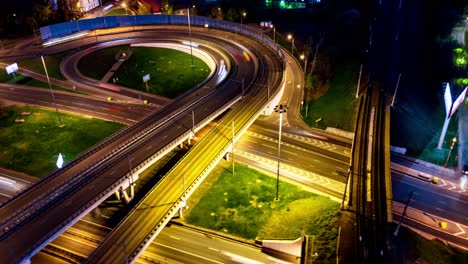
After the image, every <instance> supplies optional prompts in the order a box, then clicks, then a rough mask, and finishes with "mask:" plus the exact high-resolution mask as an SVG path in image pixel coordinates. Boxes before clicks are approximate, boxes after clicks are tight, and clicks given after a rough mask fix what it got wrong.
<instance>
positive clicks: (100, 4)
mask: <svg viewBox="0 0 468 264" xmlns="http://www.w3.org/2000/svg"><path fill="white" fill-rule="evenodd" d="M99 6H100V7H101V16H104V9H103V8H102V0H99Z"/></svg>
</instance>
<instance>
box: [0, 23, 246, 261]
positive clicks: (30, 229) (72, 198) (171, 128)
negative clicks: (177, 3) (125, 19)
mask: <svg viewBox="0 0 468 264" xmlns="http://www.w3.org/2000/svg"><path fill="white" fill-rule="evenodd" d="M148 34H150V33H148ZM152 34H154V32H152ZM193 35H194V38H195V37H196V34H195V33H194V34H193ZM204 38H208V37H207V36H204ZM212 41H213V42H218V43H223V40H221V39H213V40H212ZM223 45H227V46H228V48H227V49H234V50H236V49H241V48H240V47H239V46H236V45H234V44H233V43H232V42H225V41H224V43H223ZM241 50H242V49H241ZM238 53H242V51H238ZM238 63H239V64H242V62H238ZM252 67H253V65H252V64H250V63H245V64H244V65H243V67H239V68H238V69H237V71H236V72H235V74H234V75H232V76H231V77H232V78H234V79H236V74H237V75H242V76H245V77H244V78H245V83H246V86H247V87H248V85H249V84H250V82H251V81H252V77H251V76H252V75H248V74H247V73H255V70H254V69H253V68H252ZM237 79H240V78H239V77H237ZM223 85H224V86H225V87H231V89H228V90H226V89H220V90H216V91H214V92H210V91H213V90H212V88H201V89H199V90H198V92H197V94H192V95H186V96H185V97H182V98H179V100H178V101H177V102H172V104H170V106H167V107H166V108H164V109H163V110H161V111H159V112H157V114H155V116H153V117H152V118H154V120H161V119H162V118H163V116H167V114H169V113H171V112H172V111H174V109H177V108H174V107H181V106H182V105H185V104H187V103H188V102H193V101H194V98H198V97H202V98H206V96H208V95H207V94H209V93H213V95H214V96H215V97H212V98H211V100H208V101H209V102H210V104H207V103H199V104H203V106H200V105H196V104H192V107H194V108H195V109H196V111H195V118H196V120H195V121H196V122H199V121H200V119H201V118H202V117H203V116H207V115H208V114H211V113H213V112H214V109H216V108H217V107H219V104H223V103H224V102H226V100H228V98H232V96H234V95H238V94H239V93H240V90H241V85H240V84H239V83H235V84H232V83H229V82H225V83H224V84H223ZM212 87H214V86H212ZM210 96H211V94H210ZM203 100H207V99H203ZM184 111H188V113H185V112H184V113H182V116H179V118H180V119H179V120H176V119H174V120H171V121H172V122H175V125H167V124H166V125H164V126H162V127H160V128H158V129H156V130H154V131H153V132H151V133H149V134H148V132H149V131H148V132H146V135H145V136H143V138H146V139H145V140H147V141H146V142H142V143H141V145H146V146H145V148H142V147H141V145H139V146H138V147H135V148H134V149H133V150H130V149H128V150H125V148H122V147H121V146H120V147H119V145H120V144H122V143H123V142H125V141H126V140H127V139H129V138H132V137H133V136H134V135H135V133H131V134H128V135H127V136H125V137H123V138H121V139H120V140H123V141H120V143H119V140H114V141H113V142H112V144H111V145H108V146H107V147H105V148H103V149H101V150H99V151H98V152H100V153H95V154H94V155H96V156H95V157H94V158H89V159H88V161H87V162H85V163H83V162H81V163H80V166H76V167H68V169H67V167H65V170H63V172H64V173H62V175H68V176H66V177H72V176H74V175H77V174H79V172H80V171H82V169H83V168H85V167H88V166H89V165H91V164H95V162H96V160H99V159H102V157H106V155H107V154H108V153H112V149H117V150H119V152H126V154H119V155H115V154H114V155H112V159H114V160H115V161H116V162H117V163H114V165H113V169H105V170H104V171H105V172H104V174H105V175H104V176H102V175H101V177H93V178H92V181H91V182H88V184H89V185H88V187H87V188H84V185H81V184H79V183H78V184H79V185H77V186H81V189H77V187H73V188H71V189H68V191H66V190H67V189H65V190H64V191H65V193H67V192H70V191H71V190H73V191H72V193H73V195H71V193H69V194H68V195H67V197H68V198H67V199H65V200H62V199H60V200H58V199H56V197H57V195H58V193H55V192H54V191H52V192H51V190H54V188H55V187H56V186H61V184H62V183H63V182H67V185H68V186H72V185H74V184H76V183H74V181H76V180H78V182H79V181H80V178H78V179H77V178H76V177H74V178H75V179H74V181H69V180H64V178H57V177H54V178H50V177H49V178H47V180H51V179H52V180H53V181H52V182H49V183H51V184H52V186H55V187H50V186H48V184H46V185H41V184H39V185H36V186H35V187H41V188H35V191H32V192H31V190H29V191H28V192H27V193H23V194H22V196H21V197H23V199H25V200H26V201H27V202H21V199H18V198H16V199H14V200H13V201H12V202H10V203H9V204H8V207H9V208H10V209H11V210H2V214H10V213H12V212H13V214H15V212H18V209H19V208H24V206H27V205H28V204H34V206H42V205H41V204H38V203H32V202H33V201H34V199H35V198H33V197H40V196H44V195H49V197H50V198H48V199H45V200H44V199H42V201H44V202H46V201H53V202H52V203H53V204H55V205H54V206H53V207H49V208H48V209H47V210H46V211H43V210H42V209H38V211H35V212H34V213H33V211H31V207H30V206H28V210H27V211H22V212H21V211H20V213H21V214H23V216H21V217H20V218H22V219H25V218H30V217H31V214H33V215H34V216H35V218H34V219H37V220H35V221H32V220H28V222H27V224H25V225H22V226H21V228H20V229H16V228H15V230H14V235H11V231H13V230H12V229H10V228H8V234H3V236H4V238H3V239H2V241H1V242H0V243H2V244H5V243H8V244H10V245H12V246H13V248H14V249H15V252H19V251H22V250H25V251H30V250H32V249H33V248H34V247H35V246H31V245H27V244H26V243H25V241H29V242H32V241H37V240H35V239H38V240H41V239H43V238H41V237H43V236H44V234H45V233H47V232H48V231H47V230H48V228H46V226H48V227H49V228H50V229H54V230H56V231H58V230H57V229H56V228H59V227H60V226H61V223H64V222H63V221H65V222H68V221H70V219H68V216H67V214H65V213H64V212H65V211H67V210H70V211H69V212H74V213H75V212H77V211H78V209H80V208H81V205H80V204H81V203H83V204H88V203H89V202H91V201H92V200H89V198H91V197H93V198H92V199H95V198H94V197H96V195H95V194H93V192H100V189H101V188H103V189H102V190H104V189H107V188H109V187H111V186H112V184H115V182H116V180H117V182H119V181H123V180H124V178H123V177H124V176H125V174H126V172H128V170H129V164H128V157H129V156H128V155H131V156H132V159H134V166H136V165H137V164H140V163H141V162H143V161H144V160H146V159H147V158H148V157H149V156H151V155H152V153H154V152H156V151H157V150H159V149H162V148H163V147H164V146H166V145H167V144H168V143H169V142H170V141H172V139H171V138H170V137H169V138H167V137H165V136H164V137H162V136H158V135H156V134H154V133H155V132H156V131H157V132H158V133H163V134H165V135H171V136H173V137H174V138H176V137H177V136H179V135H180V134H181V132H178V130H179V131H180V129H182V130H187V129H189V128H190V127H191V125H192V118H191V115H190V114H189V113H190V110H184ZM157 115H160V116H159V117H158V116H157ZM145 120H146V121H145V122H149V123H152V124H153V125H152V126H153V127H154V126H156V127H157V126H158V123H159V122H158V121H156V122H154V121H153V122H151V118H149V119H145ZM145 122H143V123H141V122H140V124H139V126H140V127H141V125H143V124H145ZM143 127H147V126H146V125H144V126H143ZM150 127H151V126H150ZM151 135H152V136H151ZM126 138H127V139H126ZM156 139H157V140H156ZM149 142H151V143H149ZM108 143H109V142H108ZM112 145H113V146H114V147H111V146H112ZM124 145H126V144H124ZM137 149H139V150H137ZM150 149H151V151H153V152H151V151H150ZM129 153H131V154H129ZM109 157H110V156H107V157H106V159H108V158H109ZM83 166H84V167H83ZM102 169H103V168H101V169H100V170H102ZM93 175H95V173H93ZM85 178H86V177H85ZM81 179H84V178H82V177H81ZM42 182H44V181H42ZM112 182H114V183H112ZM46 186H48V187H46ZM62 186H63V185H62ZM44 188H46V189H44ZM67 188H70V187H67ZM45 190H47V191H45ZM91 190H92V191H91ZM34 192H36V193H37V194H35V195H32V193H34ZM60 193H64V192H62V191H61V192H60ZM31 195H32V196H31ZM21 197H20V198H21ZM84 197H88V198H86V199H84ZM78 201H80V203H79V202H78ZM15 202H16V203H18V204H19V205H18V204H17V205H13V204H15ZM46 203H49V202H46ZM38 208H39V207H38ZM4 209H5V207H4ZM80 210H82V209H80ZM54 212H55V213H56V214H57V215H56V216H53V217H52V216H51V215H53V214H54ZM37 214H39V215H41V216H42V217H43V218H42V220H39V218H41V217H36V215H37ZM2 219H7V221H9V220H8V219H10V220H12V219H18V217H14V218H12V217H8V216H4V217H2ZM36 221H38V222H36ZM7 225H10V224H7ZM37 225H41V226H42V228H41V229H40V230H38V229H36V228H35V226H37ZM10 226H11V225H10ZM4 231H5V229H4ZM56 231H53V232H56ZM20 233H22V234H23V235H24V236H23V235H20ZM5 236H6V237H5ZM46 236H49V235H46ZM26 237H28V239H26ZM8 241H10V242H8ZM13 241H16V242H13ZM0 249H1V250H5V251H7V248H6V247H0ZM12 255H13V256H17V255H19V253H14V254H11V253H9V254H8V255H7V256H9V257H12Z"/></svg>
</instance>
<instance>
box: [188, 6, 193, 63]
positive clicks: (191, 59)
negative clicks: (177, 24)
mask: <svg viewBox="0 0 468 264" xmlns="http://www.w3.org/2000/svg"><path fill="white" fill-rule="evenodd" d="M187 20H188V28H189V36H190V61H191V63H192V64H191V66H192V67H193V53H192V28H191V27H190V9H189V8H187Z"/></svg>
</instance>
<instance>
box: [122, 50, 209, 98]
mask: <svg viewBox="0 0 468 264" xmlns="http://www.w3.org/2000/svg"><path fill="white" fill-rule="evenodd" d="M190 65H191V61H190V55H189V54H187V53H185V52H181V51H177V50H172V49H164V48H147V47H135V48H132V55H131V56H130V59H129V60H127V61H125V62H124V63H123V64H122V65H121V67H120V68H119V69H118V70H117V72H116V73H115V76H116V77H118V79H119V83H121V84H122V85H124V86H126V87H130V88H133V89H137V90H142V91H146V87H145V84H144V83H143V80H142V77H143V76H144V75H146V74H150V75H151V79H150V80H149V81H148V90H149V92H151V93H154V94H158V95H162V96H165V97H169V98H174V97H176V96H178V95H180V94H182V93H183V92H185V91H187V90H189V89H190V88H192V87H194V86H196V85H197V84H199V83H201V82H202V81H204V80H205V79H206V78H207V77H208V74H209V73H210V68H209V67H208V65H206V64H205V63H204V62H203V61H202V60H200V59H199V58H197V57H193V65H194V67H191V66H190Z"/></svg>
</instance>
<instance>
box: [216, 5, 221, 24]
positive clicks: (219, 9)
mask: <svg viewBox="0 0 468 264" xmlns="http://www.w3.org/2000/svg"><path fill="white" fill-rule="evenodd" d="M219 12H221V7H218V12H217V13H216V28H219V26H218V23H219Z"/></svg>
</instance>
